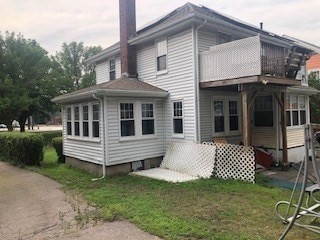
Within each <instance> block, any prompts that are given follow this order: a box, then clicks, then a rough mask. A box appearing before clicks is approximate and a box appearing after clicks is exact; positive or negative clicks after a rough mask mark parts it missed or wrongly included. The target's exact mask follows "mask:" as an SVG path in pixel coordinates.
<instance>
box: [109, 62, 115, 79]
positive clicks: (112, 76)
mask: <svg viewBox="0 0 320 240" xmlns="http://www.w3.org/2000/svg"><path fill="white" fill-rule="evenodd" d="M109 78H110V80H114V79H116V61H115V60H114V59H111V60H110V62H109Z"/></svg>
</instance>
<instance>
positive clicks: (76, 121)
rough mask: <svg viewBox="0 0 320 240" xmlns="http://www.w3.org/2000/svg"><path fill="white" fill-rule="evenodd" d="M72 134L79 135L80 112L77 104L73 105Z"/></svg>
mask: <svg viewBox="0 0 320 240" xmlns="http://www.w3.org/2000/svg"><path fill="white" fill-rule="evenodd" d="M74 135H75V136H80V113H79V106H76V107H74Z"/></svg>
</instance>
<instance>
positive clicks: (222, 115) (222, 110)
mask: <svg viewBox="0 0 320 240" xmlns="http://www.w3.org/2000/svg"><path fill="white" fill-rule="evenodd" d="M212 113H213V114H212V115H213V130H214V134H219V133H223V134H229V133H235V132H238V131H239V130H240V127H239V101H238V100H228V99H226V98H222V99H216V100H214V101H213V112H212Z"/></svg>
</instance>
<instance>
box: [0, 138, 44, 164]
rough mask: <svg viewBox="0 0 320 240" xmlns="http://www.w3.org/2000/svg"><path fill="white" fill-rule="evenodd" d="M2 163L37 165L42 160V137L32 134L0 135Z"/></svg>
mask: <svg viewBox="0 0 320 240" xmlns="http://www.w3.org/2000/svg"><path fill="white" fill-rule="evenodd" d="M0 146H1V150H0V151H1V154H0V158H1V160H2V161H8V162H12V163H13V164H17V165H39V164H40V162H41V161H42V160H43V146H44V144H43V137H42V135H40V134H32V133H14V132H12V133H4V134H0Z"/></svg>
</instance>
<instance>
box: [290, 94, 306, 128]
mask: <svg viewBox="0 0 320 240" xmlns="http://www.w3.org/2000/svg"><path fill="white" fill-rule="evenodd" d="M286 120H287V126H299V125H303V124H305V123H306V98H305V96H298V95H287V98H286Z"/></svg>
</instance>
